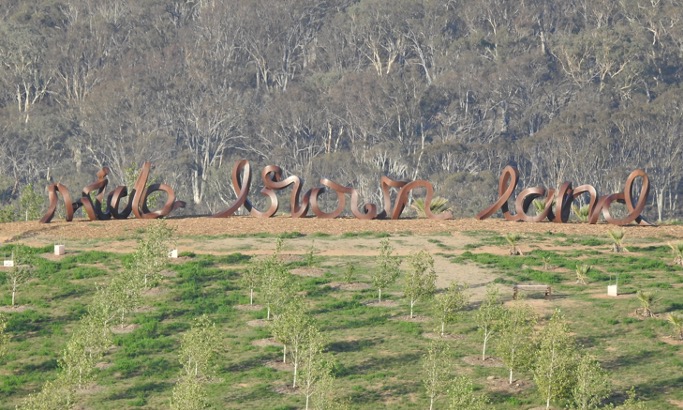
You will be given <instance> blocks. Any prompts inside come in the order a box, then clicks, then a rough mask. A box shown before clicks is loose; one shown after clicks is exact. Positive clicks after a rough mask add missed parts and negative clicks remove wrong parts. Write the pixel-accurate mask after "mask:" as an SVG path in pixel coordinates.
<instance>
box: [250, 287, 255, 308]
mask: <svg viewBox="0 0 683 410" xmlns="http://www.w3.org/2000/svg"><path fill="white" fill-rule="evenodd" d="M253 304H254V289H249V305H253Z"/></svg>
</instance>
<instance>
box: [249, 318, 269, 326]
mask: <svg viewBox="0 0 683 410" xmlns="http://www.w3.org/2000/svg"><path fill="white" fill-rule="evenodd" d="M247 326H251V327H265V326H268V321H267V320H265V319H255V320H250V321H248V322H247Z"/></svg>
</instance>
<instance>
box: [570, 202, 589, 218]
mask: <svg viewBox="0 0 683 410" xmlns="http://www.w3.org/2000/svg"><path fill="white" fill-rule="evenodd" d="M572 213H573V214H574V216H576V218H577V219H578V220H579V221H581V222H587V221H588V217H589V216H590V207H589V206H588V205H581V206H578V205H572Z"/></svg>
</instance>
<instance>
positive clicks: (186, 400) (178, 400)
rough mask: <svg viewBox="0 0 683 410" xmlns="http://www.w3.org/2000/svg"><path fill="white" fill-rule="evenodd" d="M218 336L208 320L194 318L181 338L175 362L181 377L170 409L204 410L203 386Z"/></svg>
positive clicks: (206, 318)
mask: <svg viewBox="0 0 683 410" xmlns="http://www.w3.org/2000/svg"><path fill="white" fill-rule="evenodd" d="M220 340H221V338H220V334H219V332H218V329H217V328H216V324H215V323H213V322H212V321H211V320H210V319H209V317H208V316H206V315H202V316H200V317H198V318H195V319H194V321H193V323H192V328H191V329H190V330H189V331H187V332H185V333H184V334H183V335H182V336H181V343H180V351H179V353H178V360H179V361H180V365H181V366H182V370H181V372H180V373H181V374H180V377H179V379H178V382H176V384H175V386H174V387H173V396H172V398H171V403H170V408H171V409H173V410H180V409H183V410H193V409H203V408H206V407H207V394H206V391H205V387H204V384H206V383H207V382H208V378H209V377H210V376H211V374H212V367H213V364H214V363H213V360H214V358H215V357H216V355H217V354H218V352H219V351H220V347H221V343H220Z"/></svg>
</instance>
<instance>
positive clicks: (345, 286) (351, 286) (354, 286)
mask: <svg viewBox="0 0 683 410" xmlns="http://www.w3.org/2000/svg"><path fill="white" fill-rule="evenodd" d="M324 286H329V287H331V288H332V289H340V290H351V291H354V290H365V289H370V285H368V284H367V283H360V282H352V283H340V282H330V283H328V284H327V285H324Z"/></svg>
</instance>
